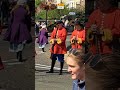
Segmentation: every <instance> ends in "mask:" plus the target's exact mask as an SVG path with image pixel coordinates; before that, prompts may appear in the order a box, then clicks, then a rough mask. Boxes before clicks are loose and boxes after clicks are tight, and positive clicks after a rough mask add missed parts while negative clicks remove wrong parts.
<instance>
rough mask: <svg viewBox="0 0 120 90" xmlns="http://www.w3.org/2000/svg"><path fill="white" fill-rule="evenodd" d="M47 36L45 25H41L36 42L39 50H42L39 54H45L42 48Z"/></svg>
mask: <svg viewBox="0 0 120 90" xmlns="http://www.w3.org/2000/svg"><path fill="white" fill-rule="evenodd" d="M47 36H48V35H47V28H46V25H45V24H43V25H41V28H40V29H39V35H38V40H37V43H39V48H41V49H42V52H41V53H44V52H45V50H44V48H45V46H46V44H47V42H48V39H47V38H48V37H47Z"/></svg>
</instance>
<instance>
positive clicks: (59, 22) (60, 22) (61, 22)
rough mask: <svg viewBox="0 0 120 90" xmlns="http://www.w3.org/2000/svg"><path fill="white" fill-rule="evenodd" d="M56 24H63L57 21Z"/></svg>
mask: <svg viewBox="0 0 120 90" xmlns="http://www.w3.org/2000/svg"><path fill="white" fill-rule="evenodd" d="M56 24H64V23H63V21H57V22H56Z"/></svg>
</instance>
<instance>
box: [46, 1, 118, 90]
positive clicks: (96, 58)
mask: <svg viewBox="0 0 120 90" xmlns="http://www.w3.org/2000/svg"><path fill="white" fill-rule="evenodd" d="M95 2H96V6H97V7H96V9H95V10H94V11H93V12H92V13H91V15H90V16H89V18H88V22H86V23H85V28H84V26H83V24H82V23H80V21H78V20H76V21H74V23H73V25H74V30H73V31H72V34H71V38H70V40H69V41H70V42H71V46H72V47H71V49H70V51H69V53H68V57H67V59H64V55H65V54H66V53H67V50H66V44H65V41H66V37H67V30H66V28H65V25H66V24H67V22H66V23H65V24H64V23H63V22H62V21H58V22H57V23H56V26H55V28H54V29H53V31H52V33H51V38H50V44H51V49H50V52H51V59H52V62H51V69H50V71H48V72H47V73H54V65H55V62H56V60H58V61H59V62H60V72H59V75H62V69H63V66H64V61H66V63H67V65H68V72H70V73H71V77H72V79H73V90H86V89H87V88H88V90H96V89H99V88H100V90H117V89H118V88H119V87H120V86H119V85H120V81H119V76H120V74H119V71H120V68H119V67H118V65H120V62H119V60H118V59H120V56H119V54H120V48H119V47H118V45H120V43H119V38H120V37H119V36H120V29H119V26H120V23H119V20H120V17H119V16H120V10H119V9H118V8H117V7H115V6H114V5H113V2H114V1H113V0H95ZM86 42H87V43H88V47H87V52H86V51H85V48H86V47H84V44H85V43H86ZM116 46H117V47H116ZM115 64H117V65H115ZM112 65H113V66H114V68H113V67H111V66H112ZM85 71H86V72H85ZM113 72H114V73H113ZM112 73H113V74H112ZM115 73H116V74H117V75H115ZM102 74H103V75H102ZM108 74H111V76H109V75H108ZM88 75H89V76H88ZM97 75H98V76H100V77H101V78H100V77H99V78H98V77H97ZM102 76H103V77H102ZM85 77H86V78H85ZM93 78H94V79H95V80H94V83H95V85H96V86H93V85H91V84H90V83H92V82H90V81H92V79H93ZM96 78H97V79H96ZM111 78H112V79H111ZM100 79H101V80H100ZM85 82H86V87H85ZM87 83H88V84H87ZM112 84H113V85H112ZM90 85H91V86H90ZM89 88H91V89H89Z"/></svg>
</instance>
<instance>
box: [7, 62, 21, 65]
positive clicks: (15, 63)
mask: <svg viewBox="0 0 120 90" xmlns="http://www.w3.org/2000/svg"><path fill="white" fill-rule="evenodd" d="M17 64H22V62H14V63H6V65H17Z"/></svg>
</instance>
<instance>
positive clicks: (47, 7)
mask: <svg viewBox="0 0 120 90" xmlns="http://www.w3.org/2000/svg"><path fill="white" fill-rule="evenodd" d="M40 7H41V8H42V9H44V10H46V26H47V24H48V23H47V19H48V10H53V9H55V8H56V5H55V4H51V3H50V4H47V2H46V3H41V4H40Z"/></svg>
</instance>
